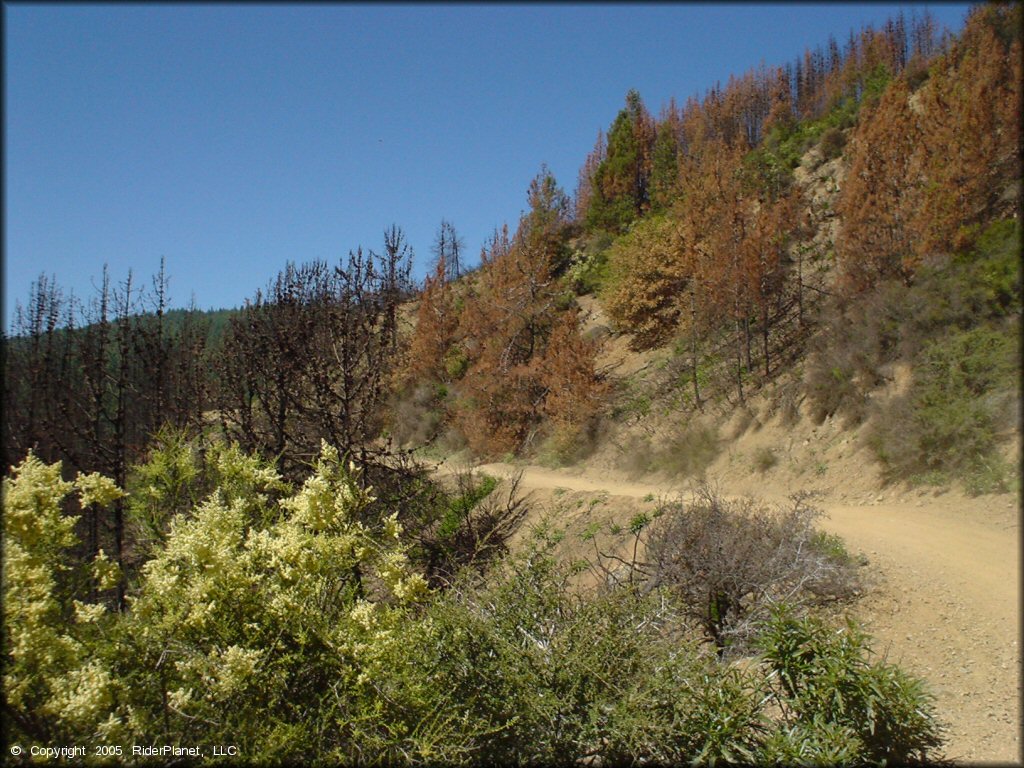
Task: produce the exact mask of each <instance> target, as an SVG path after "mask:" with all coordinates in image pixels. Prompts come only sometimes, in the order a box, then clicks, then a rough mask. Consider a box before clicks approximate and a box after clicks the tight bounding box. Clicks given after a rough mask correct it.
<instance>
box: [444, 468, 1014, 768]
mask: <svg viewBox="0 0 1024 768" xmlns="http://www.w3.org/2000/svg"><path fill="white" fill-rule="evenodd" d="M446 469H447V468H446ZM473 469H474V471H475V472H482V473H486V474H489V475H492V476H495V477H499V478H507V477H510V476H512V475H513V474H515V473H518V472H521V473H522V480H521V483H522V488H523V489H524V490H525V491H535V492H537V493H538V495H539V497H541V498H544V497H550V496H551V493H552V492H555V493H559V494H563V493H577V494H579V493H586V494H607V497H608V499H607V505H608V506H610V507H611V508H613V509H616V510H621V513H620V514H621V518H622V522H624V521H626V520H628V519H629V516H630V515H631V514H632V511H631V510H635V509H636V507H637V503H638V502H639V501H640V500H644V501H646V502H647V503H648V505H649V504H650V500H651V498H652V497H655V498H671V497H674V496H677V495H679V494H680V493H682V495H683V497H684V498H685V497H686V496H687V494H686V493H685V489H684V487H682V486H681V485H674V486H673V485H669V484H665V483H658V482H642V481H636V480H630V479H625V478H622V479H620V478H617V477H615V476H614V475H615V473H610V472H604V471H602V472H600V473H599V472H596V471H594V470H589V471H583V472H580V471H579V470H556V469H548V468H543V467H537V466H513V465H510V464H501V463H492V464H483V465H479V466H476V467H474V468H473ZM445 471H446V470H442V472H445ZM718 487H719V489H720V490H721V491H722V492H723V493H726V494H727V495H734V496H739V495H746V494H751V495H755V496H757V497H759V498H762V499H764V500H766V501H770V502H784V501H785V499H786V496H787V492H786V490H785V489H782V488H778V487H774V486H773V485H772V484H771V483H768V482H762V481H759V480H758V479H757V478H751V479H750V480H749V481H748V482H747V483H746V484H743V483H739V484H729V483H724V482H720V483H718ZM815 505H816V506H817V507H818V508H819V509H821V510H822V512H823V515H822V517H821V518H820V519H819V521H818V525H819V526H820V527H821V528H823V529H825V530H827V531H828V532H830V533H834V534H838V535H839V536H841V537H842V538H843V540H844V541H845V542H846V546H847V548H848V549H849V550H850V552H851V553H854V554H862V555H864V556H865V557H866V558H867V560H868V566H867V567H868V568H870V569H871V572H872V574H873V578H874V586H873V588H872V589H870V591H869V593H868V594H867V595H866V596H865V597H864V598H863V599H862V600H861V601H860V602H859V603H858V604H856V605H855V606H854V608H853V610H854V611H855V613H856V614H857V616H858V618H859V619H860V620H861V621H862V622H863V623H864V625H865V627H866V629H867V630H868V631H869V632H871V634H872V635H873V636H874V638H875V650H876V651H877V652H878V653H881V654H885V655H886V656H887V657H888V659H889V660H890V661H894V662H897V663H899V664H901V665H902V666H904V667H905V668H906V669H908V670H909V671H911V672H913V673H914V674H916V675H918V676H920V677H923V678H924V679H925V680H926V681H927V682H928V684H929V687H930V690H931V691H932V692H933V693H934V694H935V697H936V704H937V709H938V712H939V716H940V717H941V718H942V720H943V721H944V722H945V723H946V724H947V725H948V727H949V730H948V732H947V743H946V748H945V754H946V757H947V758H949V759H950V760H952V761H955V762H957V763H962V762H993V763H1000V764H1006V763H1017V762H1019V761H1020V760H1021V752H1020V725H1021V716H1020V705H1019V702H1020V673H1021V666H1020V662H1021V657H1020V635H1019V631H1020V562H1019V549H1020V538H1019V536H1020V531H1019V525H1020V521H1019V513H1018V507H1017V502H1016V499H1015V497H1013V496H1010V495H1005V494H1004V495H999V496H985V497H980V498H968V497H965V496H962V495H959V494H956V493H954V492H947V493H942V494H940V495H935V494H933V493H917V494H905V495H903V496H898V497H895V498H889V499H884V498H883V497H881V496H876V497H873V498H870V497H869V498H864V499H861V500H860V503H851V500H850V499H834V498H830V497H829V496H827V495H826V496H823V497H820V498H818V499H816V500H815ZM538 506H543V505H538Z"/></svg>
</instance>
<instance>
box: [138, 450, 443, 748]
mask: <svg viewBox="0 0 1024 768" xmlns="http://www.w3.org/2000/svg"><path fill="white" fill-rule="evenodd" d="M214 460H215V462H216V463H218V465H219V469H218V474H219V476H220V477H221V478H225V482H224V483H223V484H222V487H218V488H216V489H215V490H214V491H213V492H212V493H210V494H209V495H208V496H207V498H206V499H205V500H203V501H202V502H201V503H199V504H198V506H196V507H195V508H194V509H193V510H191V512H190V513H189V514H183V513H179V514H178V515H177V516H175V517H174V518H173V519H172V520H171V521H170V524H169V531H168V534H167V536H166V542H165V544H164V545H163V547H161V548H158V549H157V550H156V553H155V556H154V557H153V558H152V559H151V560H150V561H149V562H147V563H146V564H145V565H144V566H143V567H142V577H141V583H140V585H139V591H138V594H137V596H136V597H134V598H133V599H132V600H131V601H130V609H131V611H130V616H129V617H128V619H127V621H126V622H125V631H124V632H123V635H122V640H121V642H122V643H123V645H124V647H125V648H124V650H125V652H123V653H121V654H120V658H121V659H122V661H121V662H120V663H119V667H120V669H121V673H122V674H123V676H125V677H129V678H133V679H134V680H136V681H137V683H136V684H133V685H132V690H133V692H134V693H133V695H134V699H133V703H134V704H135V707H136V710H137V711H138V712H140V713H143V712H144V713H146V718H145V719H143V720H141V721H140V722H138V723H137V725H136V727H137V728H139V729H141V731H142V734H147V735H149V736H152V735H153V734H157V733H163V732H167V734H168V736H169V735H170V734H174V735H175V737H176V738H186V737H187V738H192V739H195V740H209V741H212V742H216V741H217V740H218V739H226V740H228V741H229V742H230V743H234V744H238V745H239V746H240V747H243V748H245V750H246V751H245V754H257V753H258V754H266V755H267V756H268V757H271V756H272V757H277V758H280V759H286V758H288V757H300V756H301V755H303V754H307V755H308V753H309V749H310V748H312V746H313V745H314V744H316V745H317V748H318V749H320V750H321V751H330V749H331V748H332V744H334V743H336V742H337V740H338V738H340V736H339V733H340V731H341V730H342V729H340V728H339V726H338V724H337V723H338V722H341V723H345V722H347V718H346V716H345V713H346V712H348V711H351V710H352V709H353V708H354V707H356V706H357V704H356V703H354V702H358V701H359V699H360V697H361V696H364V695H365V690H364V689H365V688H366V681H367V675H366V670H368V669H369V668H371V667H372V666H373V664H374V662H375V659H376V658H377V656H378V655H379V654H380V653H382V652H383V651H382V649H384V648H385V647H386V645H387V643H388V642H389V637H390V636H391V633H392V632H393V628H394V626H395V624H396V622H399V621H401V620H402V617H403V616H404V615H405V613H406V612H407V610H408V609H409V608H410V606H413V605H415V604H416V603H417V602H418V601H420V600H421V599H423V598H424V597H425V596H426V594H427V589H426V583H425V581H424V580H423V578H422V577H421V576H419V575H418V574H416V573H413V572H412V571H411V569H410V568H409V565H408V561H407V557H406V553H405V551H404V548H403V545H402V544H401V543H400V540H399V535H400V533H401V526H400V525H399V524H398V522H397V520H396V518H395V517H394V516H392V517H390V518H387V519H385V520H383V521H382V522H381V524H380V525H379V526H376V527H372V528H371V527H369V526H367V525H366V524H364V523H362V522H360V520H359V513H360V511H361V510H362V509H363V507H364V506H365V505H367V504H368V503H370V502H371V501H372V496H371V495H370V491H368V490H365V489H362V488H360V486H359V483H358V478H357V476H356V472H355V470H354V468H352V467H351V466H350V467H348V468H346V467H345V466H343V463H342V461H341V460H340V457H339V456H338V453H337V451H335V450H334V449H333V448H331V447H329V446H327V445H326V444H325V445H324V446H323V449H322V452H321V456H320V458H319V459H318V460H317V462H316V464H315V466H314V468H313V472H312V474H311V475H310V476H309V477H308V478H307V479H306V481H305V482H304V483H303V485H302V487H301V488H300V489H298V490H297V491H296V492H294V493H292V494H290V495H286V496H284V497H280V494H279V493H275V492H277V491H280V489H281V488H282V482H283V481H282V480H281V478H280V477H279V476H278V475H277V473H276V472H275V471H274V470H273V469H272V468H271V467H270V466H269V465H267V464H265V463H263V462H262V461H260V460H258V459H255V458H253V457H250V456H246V455H244V454H242V453H241V452H239V451H237V449H223V450H219V451H218V452H217V453H216V456H215V459H214ZM239 490H244V493H238V491H239ZM156 496H157V495H156V494H153V497H154V498H156ZM135 503H136V504H138V500H136V501H135ZM146 681H148V684H147V682H146ZM153 681H157V684H156V685H154V684H153ZM324 717H326V718H327V720H321V719H319V718H324ZM332 721H333V723H332ZM142 734H140V735H142ZM299 734H301V736H299ZM225 743H227V742H225Z"/></svg>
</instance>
